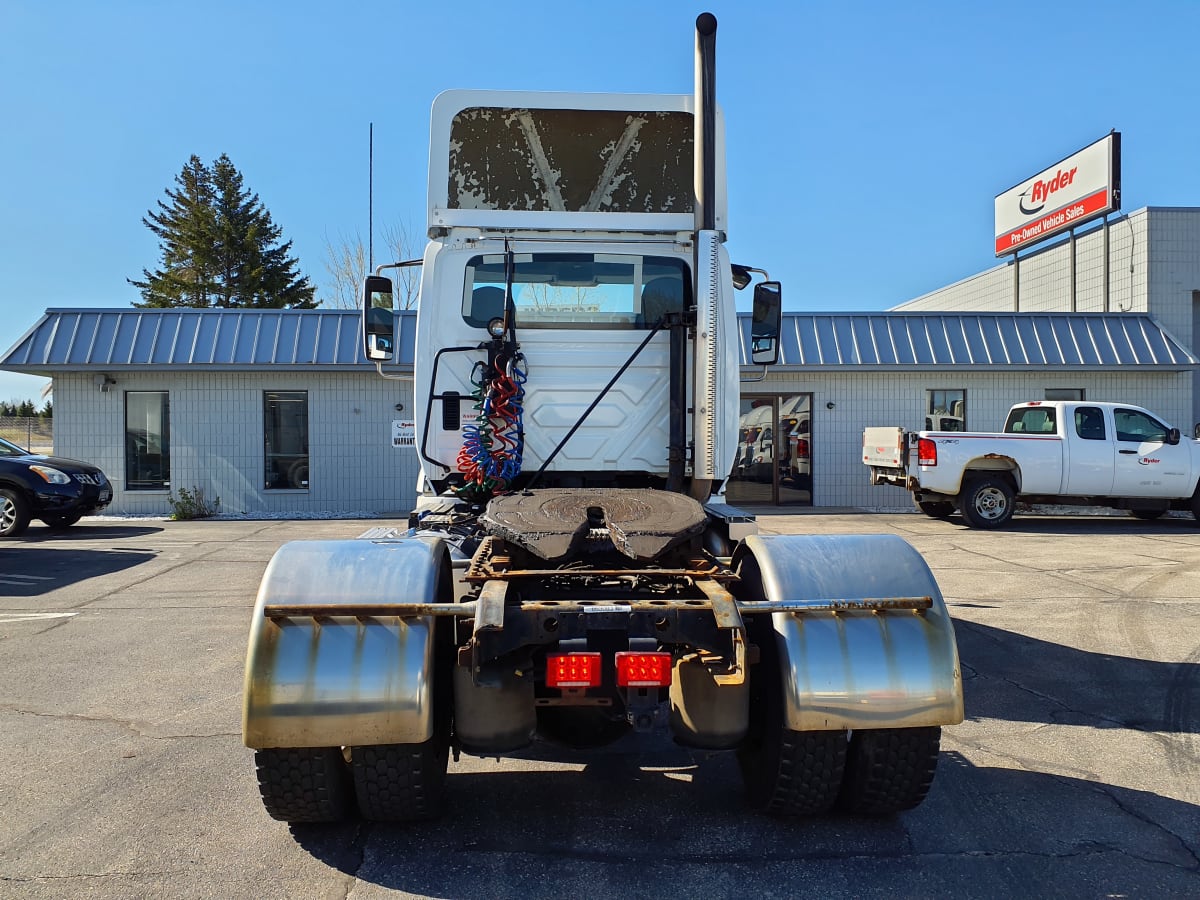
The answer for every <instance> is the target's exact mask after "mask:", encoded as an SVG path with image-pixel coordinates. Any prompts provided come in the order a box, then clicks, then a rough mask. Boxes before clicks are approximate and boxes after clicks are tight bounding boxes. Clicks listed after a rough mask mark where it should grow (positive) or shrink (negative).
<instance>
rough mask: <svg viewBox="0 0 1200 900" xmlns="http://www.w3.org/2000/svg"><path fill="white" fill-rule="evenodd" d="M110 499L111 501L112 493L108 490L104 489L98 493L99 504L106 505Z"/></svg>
mask: <svg viewBox="0 0 1200 900" xmlns="http://www.w3.org/2000/svg"><path fill="white" fill-rule="evenodd" d="M111 499H112V491H111V490H109V489H108V488H105V489H104V490H102V491H101V492H100V502H101V503H107V502H108V501H109V500H111Z"/></svg>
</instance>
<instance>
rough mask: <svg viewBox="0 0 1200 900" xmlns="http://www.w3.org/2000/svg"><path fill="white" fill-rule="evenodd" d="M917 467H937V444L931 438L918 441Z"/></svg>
mask: <svg viewBox="0 0 1200 900" xmlns="http://www.w3.org/2000/svg"><path fill="white" fill-rule="evenodd" d="M917 465H918V466H936V465H937V443H936V442H935V441H934V440H932V439H931V438H919V439H918V440H917Z"/></svg>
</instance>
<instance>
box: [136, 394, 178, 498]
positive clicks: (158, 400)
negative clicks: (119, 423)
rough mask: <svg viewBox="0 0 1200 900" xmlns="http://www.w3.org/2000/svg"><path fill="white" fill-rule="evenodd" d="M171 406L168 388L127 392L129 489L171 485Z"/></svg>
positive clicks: (160, 488) (139, 489) (160, 487)
mask: <svg viewBox="0 0 1200 900" xmlns="http://www.w3.org/2000/svg"><path fill="white" fill-rule="evenodd" d="M170 412H171V406H170V402H169V400H168V399H167V392H166V391H126V392H125V489H126V490H127V491H165V490H169V489H170V487H171V416H170Z"/></svg>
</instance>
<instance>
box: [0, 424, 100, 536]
mask: <svg viewBox="0 0 1200 900" xmlns="http://www.w3.org/2000/svg"><path fill="white" fill-rule="evenodd" d="M111 500H112V486H111V485H110V484H109V483H108V479H107V478H105V477H104V473H103V472H101V471H100V470H99V469H97V468H96V467H95V466H93V465H90V464H88V463H85V462H80V461H79V460H77V459H60V458H59V457H56V456H37V455H36V454H33V453H30V452H29V451H28V450H23V449H21V448H20V447H18V446H17V445H16V444H10V443H9V442H8V441H6V440H4V439H3V438H0V537H13V536H15V535H18V534H20V533H21V532H22V531H24V530H25V529H26V528H27V527H28V525H29V520H30V519H35V518H36V519H41V520H42V521H43V522H45V523H46V524H47V525H49V526H50V527H51V528H65V527H67V526H68V525H74V524H75V523H76V522H78V521H79V519H80V517H81V516H86V515H88V514H89V513H96V512H99V511H100V510H102V509H104V507H106V506H108V504H109V502H110V501H111Z"/></svg>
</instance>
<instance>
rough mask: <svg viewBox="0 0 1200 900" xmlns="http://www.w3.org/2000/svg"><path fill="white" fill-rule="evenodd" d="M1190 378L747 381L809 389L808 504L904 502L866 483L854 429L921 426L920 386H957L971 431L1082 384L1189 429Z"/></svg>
mask: <svg viewBox="0 0 1200 900" xmlns="http://www.w3.org/2000/svg"><path fill="white" fill-rule="evenodd" d="M1190 380H1191V375H1190V374H1187V373H1183V374H1160V373H1145V372H1115V371H1114V372H1112V373H1101V374H1080V373H1071V372H1065V373H1061V374H1057V373H1051V372H1046V373H1042V372H1012V373H995V374H987V373H979V372H955V371H953V370H945V371H941V372H917V373H904V374H899V373H863V374H857V375H856V374H850V373H845V374H843V373H838V374H837V375H822V376H820V377H807V376H803V375H795V376H788V377H786V378H785V377H772V378H769V379H768V380H767V381H765V382H761V383H758V384H755V385H754V386H753V390H754V392H755V393H758V392H772V391H777V392H778V393H781V394H792V393H798V392H800V391H811V392H812V394H813V422H812V445H813V492H814V493H813V505H814V506H818V507H821V506H826V507H828V506H834V507H837V506H849V507H866V508H872V509H874V508H879V509H910V508H911V507H912V501H911V498H910V496H909V494H908V492H907V491H904V490H902V489H901V488H897V487H890V486H874V487H873V486H872V485H871V484H870V482H869V480H868V474H867V468H866V466H864V465H863V464H862V432H863V429H864V428H866V427H867V426H869V425H902V426H904V427H905V428H909V429H920V428H922V427H923V424H924V419H925V402H926V401H925V391H926V390H928V389H931V388H963V389H965V390H966V392H967V428H968V429H970V430H971V431H998V430H999V429H1000V428H1001V427H1002V426H1003V424H1004V417H1005V414H1006V413H1007V412H1008V410H1009V407H1011V406H1012V405H1013V404H1015V403H1021V402H1024V401H1026V400H1038V399H1041V398H1043V397H1044V396H1045V391H1046V388H1083V390H1084V392H1085V393H1084V396H1085V397H1086V398H1087V399H1088V400H1097V401H1104V400H1111V401H1122V402H1126V403H1132V404H1135V405H1138V406H1144V407H1146V408H1148V409H1150V410H1153V411H1154V412H1156V413H1158V414H1160V415H1161V416H1163V417H1164V418H1165V419H1166V420H1167V421H1168V423H1170V424H1171V425H1175V426H1177V427H1178V428H1180V429H1181V430H1183V432H1184V433H1185V434H1190V433H1191V421H1190V420H1191V401H1190V397H1189V394H1188V391H1187V386H1188V384H1189V383H1190ZM749 389H750V387H749V386H747V390H749ZM829 402H832V403H833V404H834V408H833V409H828V408H827V407H826V404H827V403H829Z"/></svg>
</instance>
